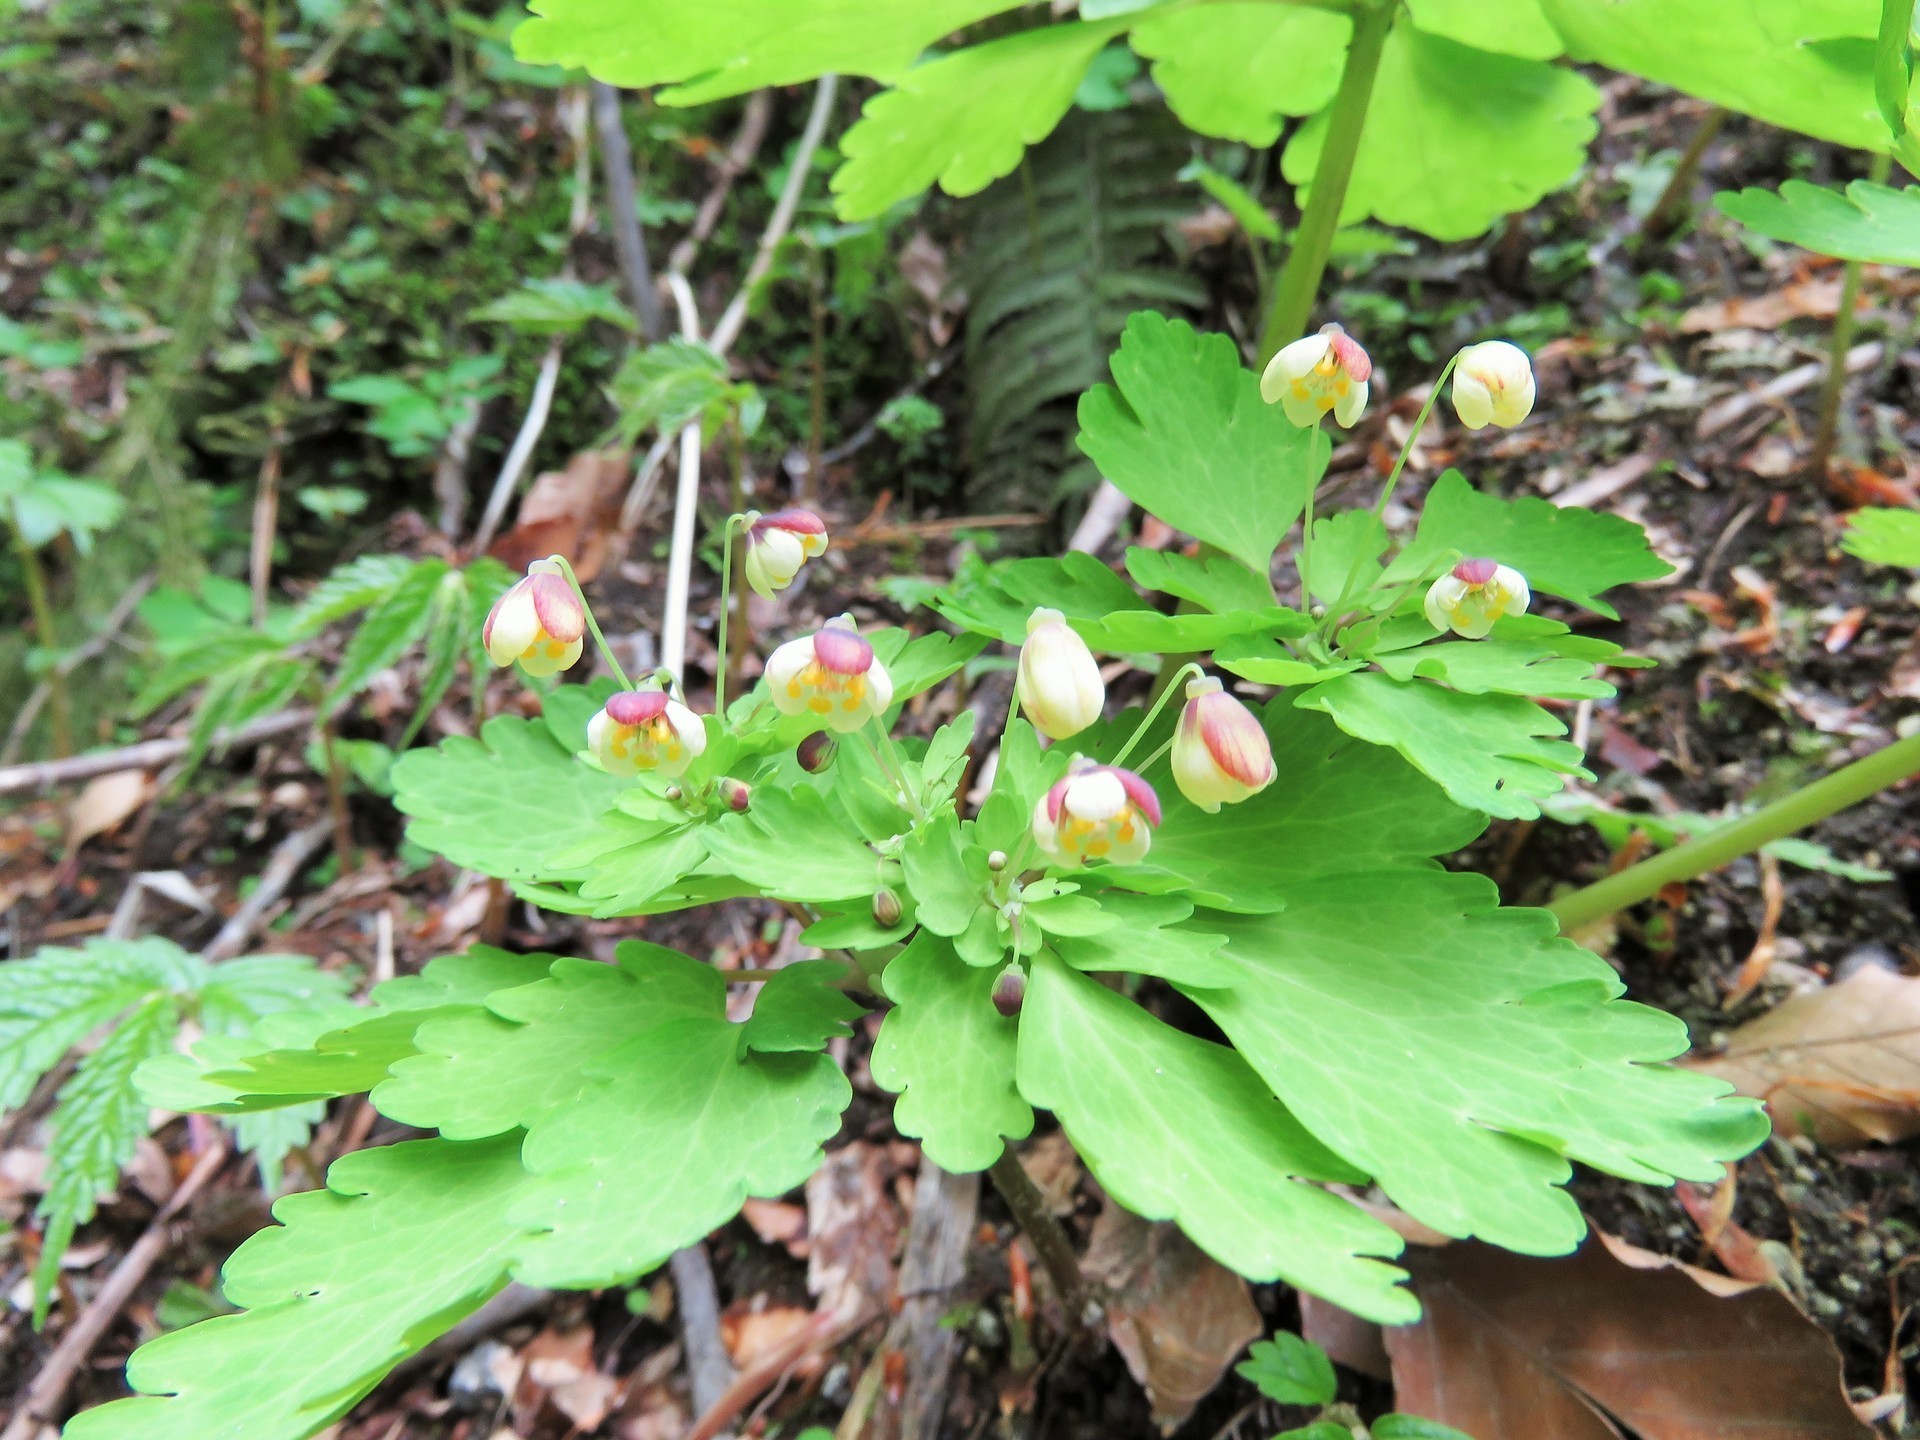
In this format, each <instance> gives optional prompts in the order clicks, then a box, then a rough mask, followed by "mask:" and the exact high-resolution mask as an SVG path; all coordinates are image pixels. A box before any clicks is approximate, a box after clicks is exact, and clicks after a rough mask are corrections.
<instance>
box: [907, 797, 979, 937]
mask: <svg viewBox="0 0 1920 1440" xmlns="http://www.w3.org/2000/svg"><path fill="white" fill-rule="evenodd" d="M900 868H901V870H902V871H903V872H904V873H905V875H906V880H907V888H908V890H910V891H911V892H912V893H913V903H914V907H915V910H916V913H917V914H918V915H919V918H920V923H921V924H922V925H924V926H925V927H926V928H927V929H929V930H931V931H932V932H933V933H934V934H936V935H947V936H953V935H959V934H963V933H964V932H965V931H966V929H967V927H968V926H969V925H971V924H972V923H973V917H974V915H975V914H976V913H978V912H979V910H980V907H981V906H982V905H983V904H985V903H986V901H985V896H984V894H983V889H984V884H983V882H984V881H985V879H986V877H985V875H978V876H975V875H972V874H970V873H968V867H967V863H966V860H965V858H964V857H963V856H962V854H961V849H960V822H959V821H958V820H956V819H955V818H954V817H953V816H952V815H950V814H949V815H942V816H941V817H939V818H938V819H937V820H935V821H933V823H932V824H929V825H922V826H919V827H917V828H916V829H915V830H914V832H913V833H912V834H911V835H909V836H908V837H907V843H906V845H905V846H904V847H903V848H902V850H901V852H900ZM983 868H984V865H983Z"/></svg>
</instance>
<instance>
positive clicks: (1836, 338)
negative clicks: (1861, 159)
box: [1807, 155, 1893, 476]
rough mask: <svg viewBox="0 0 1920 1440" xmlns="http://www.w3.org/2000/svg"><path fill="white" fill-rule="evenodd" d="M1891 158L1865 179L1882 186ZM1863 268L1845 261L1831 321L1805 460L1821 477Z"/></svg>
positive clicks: (1876, 161)
mask: <svg viewBox="0 0 1920 1440" xmlns="http://www.w3.org/2000/svg"><path fill="white" fill-rule="evenodd" d="M1892 166H1893V158H1892V157H1891V156H1889V155H1876V156H1874V157H1873V162H1872V164H1871V165H1870V166H1869V167H1868V170H1867V178H1868V179H1870V180H1872V181H1873V183H1874V184H1876V185H1884V184H1885V183H1886V181H1887V176H1888V174H1889V173H1891V170H1892ZM1865 273H1866V267H1865V266H1864V265H1863V264H1861V262H1860V261H1858V260H1849V261H1847V267H1846V269H1845V271H1843V272H1842V277H1841V280H1840V309H1839V310H1838V312H1836V313H1835V315H1834V317H1833V333H1832V335H1831V336H1830V337H1829V338H1828V340H1827V378H1826V380H1825V382H1824V383H1823V384H1822V385H1821V387H1820V408H1819V410H1818V412H1817V414H1818V419H1817V421H1816V422H1815V425H1814V432H1813V453H1812V454H1811V455H1809V456H1808V457H1807V469H1808V470H1809V471H1810V472H1811V473H1812V474H1814V475H1816V476H1818V475H1824V474H1826V471H1827V462H1828V461H1829V460H1831V459H1832V458H1833V446H1834V441H1835V440H1836V439H1838V438H1839V434H1840V401H1841V400H1842V399H1843V398H1844V396H1845V393H1846V388H1847V351H1849V350H1850V349H1852V348H1853V334H1854V331H1855V330H1856V329H1857V328H1858V327H1859V323H1860V319H1859V315H1858V313H1857V312H1858V308H1859V304H1860V283H1861V281H1862V280H1863V279H1864V278H1865Z"/></svg>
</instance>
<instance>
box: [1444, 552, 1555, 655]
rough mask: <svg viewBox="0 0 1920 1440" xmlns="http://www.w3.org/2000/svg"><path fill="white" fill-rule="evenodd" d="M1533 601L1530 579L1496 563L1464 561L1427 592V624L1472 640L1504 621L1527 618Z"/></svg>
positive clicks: (1490, 561)
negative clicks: (1504, 617)
mask: <svg viewBox="0 0 1920 1440" xmlns="http://www.w3.org/2000/svg"><path fill="white" fill-rule="evenodd" d="M1532 601H1533V592H1532V591H1531V590H1529V589H1528V588H1527V577H1526V576H1524V575H1522V574H1521V573H1520V572H1519V571H1518V570H1515V569H1513V568H1511V567H1510V566H1506V565H1500V564H1496V563H1495V562H1494V561H1492V560H1462V561H1461V562H1460V563H1459V564H1458V565H1456V566H1454V567H1453V569H1451V570H1449V571H1448V572H1447V573H1446V574H1444V575H1442V576H1441V577H1440V578H1439V579H1438V580H1436V581H1434V582H1433V584H1432V585H1431V586H1430V587H1428V590H1427V605H1426V609H1427V622H1428V623H1429V624H1430V625H1432V626H1433V628H1434V629H1436V630H1451V631H1453V633H1454V634H1456V635H1464V636H1465V637H1466V638H1467V639H1469V640H1478V639H1480V638H1482V637H1483V636H1485V635H1487V634H1488V633H1490V632H1491V631H1492V629H1493V627H1494V625H1495V623H1496V622H1498V621H1499V620H1500V619H1501V617H1503V616H1506V615H1524V614H1526V611H1527V606H1528V605H1529V604H1531V603H1532Z"/></svg>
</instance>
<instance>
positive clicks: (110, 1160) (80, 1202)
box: [33, 991, 180, 1326]
mask: <svg viewBox="0 0 1920 1440" xmlns="http://www.w3.org/2000/svg"><path fill="white" fill-rule="evenodd" d="M179 1023H180V1007H179V1003H178V1001H176V1000H175V998H174V997H173V995H172V994H171V993H168V992H166V991H161V992H159V993H157V994H153V995H149V996H148V997H147V998H146V999H144V1000H142V1001H141V1002H140V1003H139V1004H138V1005H136V1006H135V1007H134V1008H133V1009H132V1010H130V1011H128V1012H127V1014H125V1015H124V1016H122V1017H121V1018H120V1020H119V1022H118V1023H117V1024H115V1026H114V1027H113V1030H112V1031H111V1032H110V1033H109V1034H108V1035H107V1037H106V1038H105V1039H104V1040H102V1041H101V1042H100V1044H99V1045H98V1047H96V1048H95V1050H94V1051H93V1053H92V1054H90V1055H88V1056H87V1057H86V1058H85V1059H83V1060H82V1061H81V1062H80V1066H79V1068H78V1069H77V1070H75V1071H74V1072H73V1078H72V1079H71V1080H69V1081H67V1083H66V1084H65V1085H62V1086H61V1087H60V1094H59V1097H58V1098H57V1099H56V1100H55V1101H54V1107H53V1114H52V1116H51V1117H50V1121H49V1126H50V1129H51V1130H52V1138H51V1139H50V1140H49V1142H48V1144H47V1188H46V1193H44V1194H43V1195H42V1196H41V1197H40V1205H39V1208H38V1209H37V1210H36V1212H35V1213H36V1214H38V1215H39V1216H40V1218H41V1219H42V1220H44V1221H45V1222H46V1231H45V1234H44V1236H43V1237H42V1239H41V1244H40V1259H39V1262H38V1263H37V1264H36V1265H35V1266H34V1271H33V1321H34V1324H35V1325H36V1326H37V1325H39V1324H41V1323H42V1322H43V1321H44V1320H45V1319H46V1315H47V1301H48V1299H49V1297H50V1296H51V1295H52V1293H53V1285H54V1281H55V1279H56V1278H57V1277H58V1276H59V1274H60V1259H61V1257H62V1256H63V1255H64V1254H65V1253H66V1250H67V1244H68V1242H69V1241H71V1240H72V1238H73V1232H74V1227H75V1226H78V1225H84V1224H86V1222H87V1221H89V1220H91V1219H92V1218H93V1210H94V1206H95V1205H96V1204H97V1203H98V1201H99V1198H100V1197H101V1196H102V1195H105V1194H109V1193H110V1192H111V1191H112V1190H113V1188H114V1187H115V1186H116V1185H117V1184H118V1183H119V1180H120V1167H121V1166H123V1165H125V1164H126V1163H127V1162H128V1161H129V1160H131V1159H132V1158H133V1150H134V1146H135V1145H136V1144H138V1143H139V1140H140V1137H141V1136H143V1135H145V1134H146V1133H147V1107H146V1105H145V1104H144V1103H142V1101H141V1099H140V1096H139V1093H138V1091H136V1090H135V1089H134V1085H133V1072H134V1070H135V1069H137V1068H138V1067H139V1065H140V1062H141V1061H143V1060H145V1059H147V1058H148V1057H150V1056H153V1055H158V1054H160V1053H161V1052H163V1051H164V1050H165V1049H166V1048H167V1046H168V1045H169V1044H171V1043H172V1040H173V1032H174V1029H175V1027H176V1026H178V1025H179Z"/></svg>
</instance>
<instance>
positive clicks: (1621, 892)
mask: <svg viewBox="0 0 1920 1440" xmlns="http://www.w3.org/2000/svg"><path fill="white" fill-rule="evenodd" d="M1916 773H1920V734H1914V735H1909V736H1908V737H1907V738H1906V739H1904V740H1896V741H1895V742H1894V743H1893V744H1891V745H1888V746H1885V747H1883V748H1882V749H1879V750H1876V751H1875V752H1874V753H1873V754H1871V755H1869V756H1867V757H1866V758H1865V759H1864V760H1856V761H1854V762H1853V763H1852V764H1851V765H1845V766H1842V767H1841V768H1840V769H1838V770H1836V771H1834V772H1833V774H1831V775H1828V776H1825V777H1824V778H1822V779H1819V780H1815V781H1814V782H1813V783H1812V784H1811V785H1805V786H1802V787H1801V788H1800V789H1798V790H1796V791H1794V792H1793V794H1791V795H1788V796H1786V797H1785V798H1783V799H1780V800H1776V801H1774V802H1773V804H1771V805H1768V806H1766V807H1764V808H1763V809H1759V810H1756V811H1754V812H1753V814H1751V815H1743V816H1741V817H1740V818H1739V819H1738V820H1735V821H1732V822H1731V823H1729V824H1727V825H1723V826H1721V827H1720V828H1719V829H1718V830H1715V831H1714V832H1713V833H1712V834H1710V835H1702V836H1700V837H1699V838H1698V839H1694V840H1689V841H1687V843H1686V844H1684V845H1677V846H1675V847H1674V848H1673V849H1671V850H1669V851H1667V852H1666V853H1665V854H1662V855H1655V856H1653V857H1651V858H1650V859H1646V860H1642V861H1641V862H1640V863H1639V864H1638V865H1629V866H1628V867H1627V868H1626V869H1625V870H1622V871H1621V872H1620V873H1619V874H1617V875H1609V876H1607V878H1606V879H1604V880H1597V881H1595V882H1594V883H1593V884H1591V885H1588V886H1586V887H1585V888H1584V889H1581V890H1576V891H1574V892H1573V893H1572V894H1571V895H1563V896H1561V897H1560V898H1559V899H1558V900H1556V901H1554V902H1553V903H1552V904H1551V905H1549V906H1548V907H1547V908H1548V909H1549V910H1551V911H1553V913H1554V914H1555V915H1556V916H1557V917H1559V920H1560V928H1561V929H1562V930H1577V929H1579V928H1580V927H1581V926H1583V925H1589V924H1592V923H1593V922H1594V921H1595V920H1598V919H1600V918H1601V917H1602V916H1605V915H1611V914H1613V912H1614V911H1616V910H1624V909H1626V908H1627V906H1629V905H1637V904H1639V903H1640V902H1641V901H1642V900H1648V899H1651V898H1652V897H1653V896H1655V895H1657V894H1659V893H1660V890H1661V888H1662V887H1663V886H1666V885H1671V884H1674V883H1675V882H1677V881H1682V880H1692V879H1695V878H1696V877H1698V876H1701V875H1704V874H1706V873H1707V872H1708V871H1709V870H1717V869H1719V868H1720V867H1721V866H1722V865H1725V864H1727V863H1728V862H1729V861H1732V860H1737V859H1739V858H1740V857H1741V856H1742V855H1749V854H1751V853H1753V852H1754V851H1755V850H1758V849H1760V848H1761V847H1762V846H1765V845H1771V844H1772V843H1773V842H1774V841H1775V840H1779V839H1782V838H1783V837H1785V836H1788V835H1791V834H1793V833H1794V832H1795V831H1796V830H1804V829H1806V828H1807V826H1809V825H1813V824H1816V823H1817V822H1819V821H1821V820H1824V819H1826V818H1827V817H1828V816H1829V815H1833V814H1836V813H1837V812H1839V811H1841V810H1844V809H1846V808H1847V807H1848V806H1849V805H1857V804H1859V803H1860V802H1861V801H1862V800H1865V799H1867V798H1868V797H1869V796H1872V795H1875V794H1878V793H1879V792H1880V791H1882V790H1885V789H1886V788H1888V787H1889V786H1891V785H1896V784H1898V783H1899V782H1900V781H1902V780H1904V779H1906V778H1907V777H1908V776H1910V775H1913V774H1916Z"/></svg>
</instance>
